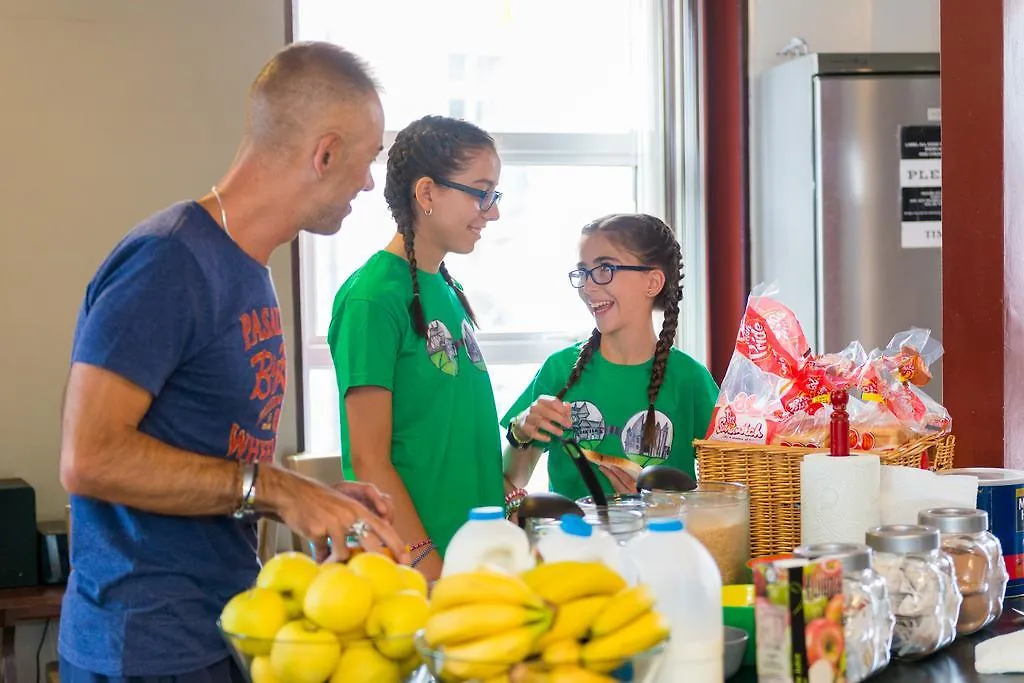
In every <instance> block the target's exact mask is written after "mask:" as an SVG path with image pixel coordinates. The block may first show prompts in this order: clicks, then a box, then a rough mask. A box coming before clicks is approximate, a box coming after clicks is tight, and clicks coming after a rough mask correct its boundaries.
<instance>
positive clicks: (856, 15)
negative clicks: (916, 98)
mask: <svg viewBox="0 0 1024 683" xmlns="http://www.w3.org/2000/svg"><path fill="white" fill-rule="evenodd" d="M749 12H750V14H749V21H750V25H749V30H750V46H749V47H750V50H749V55H750V77H751V78H757V76H758V74H760V73H761V72H762V71H763V70H764V69H766V68H768V67H771V66H774V65H775V64H778V63H780V62H781V61H783V60H784V59H785V58H784V57H780V56H778V55H776V54H775V53H776V52H778V51H779V50H781V49H782V48H783V47H784V46H785V45H786V43H788V42H789V39H790V38H792V37H794V36H799V37H801V38H803V39H804V40H805V41H807V44H808V46H809V47H810V49H811V51H812V52H938V51H939V0H750V3H749Z"/></svg>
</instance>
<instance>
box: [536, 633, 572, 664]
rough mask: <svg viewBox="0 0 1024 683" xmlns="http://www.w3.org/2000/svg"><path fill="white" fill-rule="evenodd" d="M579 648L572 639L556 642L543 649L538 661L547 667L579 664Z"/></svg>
mask: <svg viewBox="0 0 1024 683" xmlns="http://www.w3.org/2000/svg"><path fill="white" fill-rule="evenodd" d="M580 653H581V647H580V642H579V641H578V640H574V639H566V640H556V641H555V642H553V643H551V644H550V645H548V646H547V647H546V648H544V651H543V652H541V655H540V659H541V661H542V662H544V663H545V664H547V665H549V666H558V665H559V664H579V663H580Z"/></svg>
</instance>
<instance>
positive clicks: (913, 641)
mask: <svg viewBox="0 0 1024 683" xmlns="http://www.w3.org/2000/svg"><path fill="white" fill-rule="evenodd" d="M865 539H866V541H867V545H868V546H869V547H870V548H871V549H872V550H873V551H874V556H873V557H872V561H871V564H872V567H873V568H874V570H875V571H876V572H878V574H879V575H880V576H881V577H882V579H884V580H885V583H886V587H887V588H888V589H889V602H890V604H891V605H892V611H893V615H894V616H895V617H896V625H895V627H894V628H893V635H892V653H893V655H894V656H895V657H897V658H899V659H918V658H921V657H926V656H928V655H930V654H932V653H933V652H936V651H938V650H941V649H942V648H944V647H946V646H947V645H949V644H950V643H952V642H953V639H954V638H956V622H957V617H958V615H959V613H960V602H961V596H960V588H959V587H958V586H957V582H956V574H955V572H954V570H953V560H952V559H951V558H950V556H949V555H947V554H946V553H945V552H943V551H942V550H941V548H940V540H939V530H938V529H936V528H935V527H929V526H918V525H912V524H892V525H887V526H880V527H875V528H873V529H870V530H869V531H868V532H867V534H866V535H865Z"/></svg>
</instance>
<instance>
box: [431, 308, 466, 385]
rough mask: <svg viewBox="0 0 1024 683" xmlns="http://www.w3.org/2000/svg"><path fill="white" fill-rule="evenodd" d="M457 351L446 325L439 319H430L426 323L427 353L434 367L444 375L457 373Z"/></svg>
mask: <svg viewBox="0 0 1024 683" xmlns="http://www.w3.org/2000/svg"><path fill="white" fill-rule="evenodd" d="M458 352H459V351H458V348H457V347H456V346H455V341H454V340H453V339H452V333H451V332H449V331H448V327H447V326H446V325H445V324H444V323H443V322H441V321H440V320H431V321H430V323H428V324H427V355H428V356H429V357H430V362H431V363H433V364H434V367H436V368H437V369H438V370H440V371H441V372H443V373H444V374H446V375H451V376H453V377H454V376H455V375H458V374H459V359H458Z"/></svg>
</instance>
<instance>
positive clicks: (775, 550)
mask: <svg viewBox="0 0 1024 683" xmlns="http://www.w3.org/2000/svg"><path fill="white" fill-rule="evenodd" d="M954 440H955V439H954V437H953V435H952V434H943V435H937V436H930V437H926V438H923V439H919V440H917V441H912V442H910V443H908V444H906V445H904V446H902V447H900V448H898V449H895V450H892V451H889V452H887V453H879V454H878V455H879V457H880V458H881V461H882V464H883V465H901V466H904V467H922V466H925V467H927V468H928V469H931V470H935V471H941V470H948V469H951V468H952V467H953V446H954ZM693 445H694V446H695V447H696V450H697V477H698V479H699V480H700V481H725V482H738V483H741V484H746V486H747V488H748V489H749V491H750V556H751V557H764V556H766V555H776V554H779V553H789V552H792V551H793V548H795V547H797V546H798V545H800V462H801V461H802V460H803V457H804V456H805V455H807V454H808V453H815V452H821V449H820V448H795V447H789V446H763V445H757V444H738V443H725V442H721V441H702V440H697V441H694V442H693Z"/></svg>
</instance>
